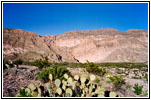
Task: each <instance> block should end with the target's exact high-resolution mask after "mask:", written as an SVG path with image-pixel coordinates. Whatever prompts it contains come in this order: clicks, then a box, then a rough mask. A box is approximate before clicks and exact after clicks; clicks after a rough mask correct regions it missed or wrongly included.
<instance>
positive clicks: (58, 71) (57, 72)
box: [38, 66, 71, 82]
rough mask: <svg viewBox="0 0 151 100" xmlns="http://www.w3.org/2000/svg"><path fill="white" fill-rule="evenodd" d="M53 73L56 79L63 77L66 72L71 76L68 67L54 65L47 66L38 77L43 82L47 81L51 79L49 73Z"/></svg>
mask: <svg viewBox="0 0 151 100" xmlns="http://www.w3.org/2000/svg"><path fill="white" fill-rule="evenodd" d="M50 73H51V74H52V75H53V77H54V80H55V79H60V80H62V79H63V75H64V74H65V73H66V74H68V75H69V76H71V73H70V72H69V71H68V70H67V68H66V67H58V66H54V67H52V68H46V69H44V70H43V71H42V72H41V73H40V74H39V75H38V79H39V80H40V81H42V82H47V81H48V80H49V74H50Z"/></svg>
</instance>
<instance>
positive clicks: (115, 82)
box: [109, 76, 125, 89]
mask: <svg viewBox="0 0 151 100" xmlns="http://www.w3.org/2000/svg"><path fill="white" fill-rule="evenodd" d="M109 79H110V80H111V81H112V82H113V85H114V87H115V88H116V89H119V88H121V86H122V85H123V84H125V79H123V78H122V77H119V76H113V77H109Z"/></svg>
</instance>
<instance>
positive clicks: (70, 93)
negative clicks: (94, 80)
mask: <svg viewBox="0 0 151 100" xmlns="http://www.w3.org/2000/svg"><path fill="white" fill-rule="evenodd" d="M65 92H66V94H69V97H71V96H72V90H71V89H70V88H67V89H66V91H65Z"/></svg>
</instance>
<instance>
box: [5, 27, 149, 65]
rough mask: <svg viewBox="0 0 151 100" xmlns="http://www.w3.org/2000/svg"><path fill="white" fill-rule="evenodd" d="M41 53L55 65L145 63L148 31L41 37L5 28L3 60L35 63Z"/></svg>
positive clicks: (103, 30)
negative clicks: (66, 63)
mask: <svg viewBox="0 0 151 100" xmlns="http://www.w3.org/2000/svg"><path fill="white" fill-rule="evenodd" d="M41 54H42V55H45V56H48V57H49V59H50V61H54V62H58V61H63V62H64V61H67V62H78V61H79V62H86V60H88V61H91V62H146V61H148V32H147V31H146V30H134V29H133V30H128V31H126V32H120V31H118V30H115V29H110V28H106V29H97V30H88V31H71V32H67V33H64V34H61V35H57V36H40V35H38V34H36V33H33V32H26V31H23V30H18V29H6V28H4V29H3V56H4V58H6V59H8V58H9V59H10V58H12V59H14V58H15V59H18V58H20V59H23V60H35V59H38V58H39V57H40V55H41Z"/></svg>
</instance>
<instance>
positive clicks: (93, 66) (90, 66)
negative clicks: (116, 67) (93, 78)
mask: <svg viewBox="0 0 151 100" xmlns="http://www.w3.org/2000/svg"><path fill="white" fill-rule="evenodd" d="M86 70H87V71H88V72H89V73H95V74H97V75H100V76H103V75H104V74H105V73H106V72H107V71H106V69H105V68H99V66H98V65H97V64H94V63H93V62H88V61H87V64H86Z"/></svg>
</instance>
